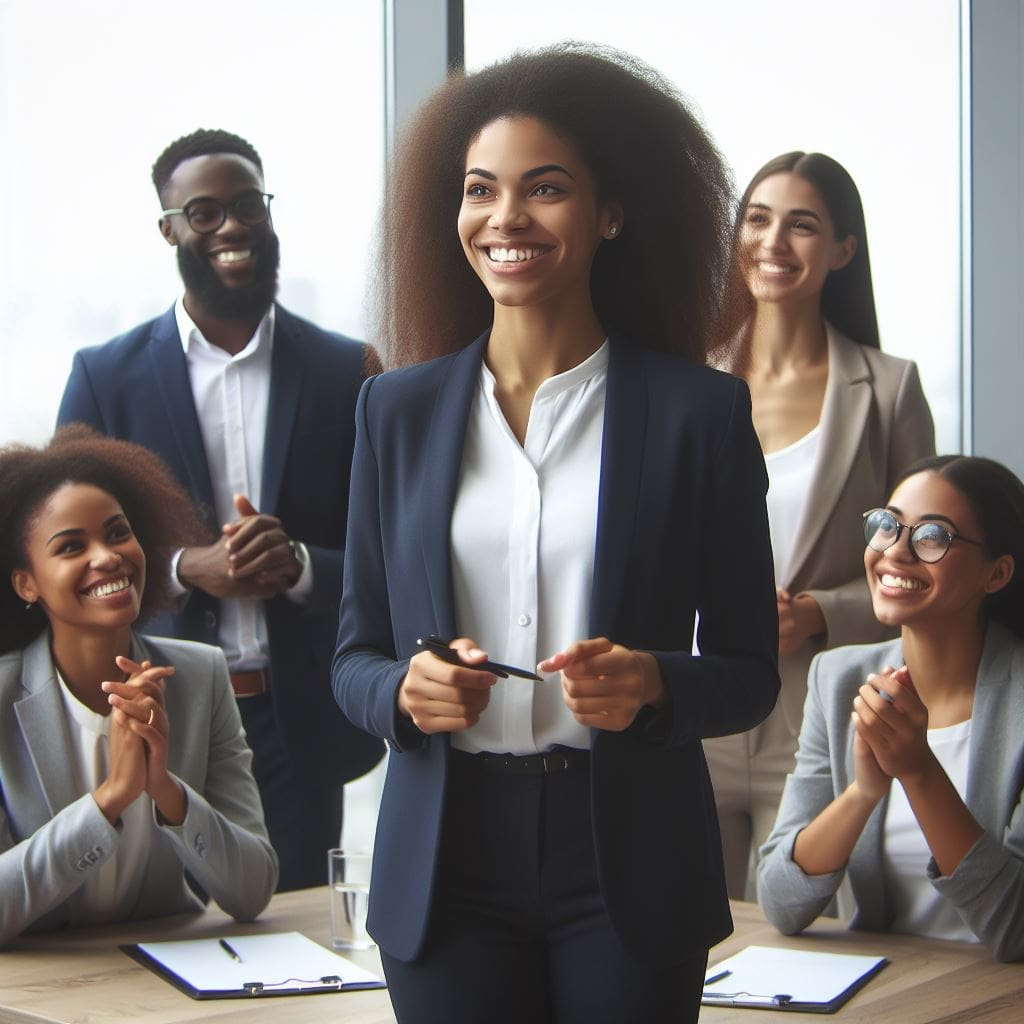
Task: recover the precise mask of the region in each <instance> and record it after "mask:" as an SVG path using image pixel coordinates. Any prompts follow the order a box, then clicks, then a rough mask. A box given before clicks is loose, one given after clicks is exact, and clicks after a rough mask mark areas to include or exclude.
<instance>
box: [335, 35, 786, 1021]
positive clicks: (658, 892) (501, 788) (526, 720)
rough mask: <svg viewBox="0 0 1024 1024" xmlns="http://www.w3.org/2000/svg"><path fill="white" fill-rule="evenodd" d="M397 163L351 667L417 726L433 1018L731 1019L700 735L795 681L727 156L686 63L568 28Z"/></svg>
mask: <svg viewBox="0 0 1024 1024" xmlns="http://www.w3.org/2000/svg"><path fill="white" fill-rule="evenodd" d="M389 186H390V187H389V198H388V203H387V205H386V209H385V232H384V237H385V247H384V255H383V259H382V264H381V271H382V273H381V280H382V282H383V288H382V292H381V295H380V297H381V299H382V312H383V316H382V321H383V337H382V340H381V345H380V349H381V356H382V361H383V363H384V365H385V366H386V367H387V368H388V369H392V368H394V369H393V372H388V373H384V374H382V375H380V376H378V377H375V378H373V379H371V380H370V381H368V382H367V383H366V384H365V385H364V388H363V391H362V393H361V396H360V400H359V405H358V410H357V444H356V453H355V460H354V464H353V475H352V491H351V505H350V514H349V531H348V542H347V552H348V555H347V559H346V567H345V587H344V597H343V601H342V609H341V623H340V631H339V638H338V651H337V655H336V657H335V662H334V669H333V683H334V691H335V695H336V697H337V700H338V703H339V704H340V706H341V708H342V710H343V711H344V712H345V714H346V715H347V716H348V717H349V718H350V719H351V720H352V721H353V722H354V723H356V724H357V725H359V726H360V727H361V728H363V729H366V730H367V731H369V732H371V733H374V734H375V735H378V736H382V737H384V738H385V739H386V740H387V741H388V742H389V744H390V746H391V748H392V756H391V759H390V763H389V767H388V777H387V783H386V785H385V789H384V795H383V799H382V803H381V809H380V817H379V821H378V828H377V840H376V849H375V860H374V877H373V892H372V896H371V905H370V930H371V932H372V934H373V935H374V937H375V938H376V940H377V941H378V943H379V944H380V947H381V951H382V955H383V960H384V965H385V971H386V973H387V976H388V981H389V986H390V991H391V996H392V1000H393V1002H394V1005H395V1010H396V1013H397V1015H398V1019H399V1020H400V1021H402V1022H403V1024H406V1022H410V1021H414V1022H421V1021H452V1020H465V1021H471V1020H487V1021H489V1022H496V1021H523V1020H530V1021H576V1020H586V1021H588V1022H593V1021H609V1022H610V1021H622V1020H627V1019H632V1020H644V1021H649V1022H650V1021H669V1020H671V1021H679V1020H696V1015H697V1011H698V1006H699V999H700V991H701V987H702V981H703V973H704V969H705V965H706V961H707V951H708V948H709V947H710V946H711V945H713V944H714V943H716V942H718V941H720V940H721V939H722V938H724V937H725V936H726V935H727V934H728V933H729V931H730V929H731V920H730V916H729V907H728V902H727V899H726V896H725V884H724V879H723V869H722V858H721V849H720V842H719V834H718V826H717V821H716V816H715V807H714V798H713V794H712V792H711V787H710V783H709V780H708V773H707V768H706V765H705V762H704V757H703V753H702V750H701V742H700V741H701V739H702V738H703V737H706V736H717V735H723V734H726V733H732V732H735V731H737V730H742V729H746V728H749V727H751V726H752V725H754V724H755V723H757V722H759V721H761V720H762V719H763V718H764V717H765V716H766V715H767V714H768V712H769V711H770V710H771V708H772V706H773V704H774V702H775V698H776V695H777V692H778V685H779V683H778V674H777V669H776V661H775V650H776V638H777V621H776V614H775V602H774V585H773V578H772V568H771V552H770V546H769V541H768V528H767V521H766V514H765V503H764V494H765V487H766V478H765V471H764V462H763V459H762V456H761V452H760V448H759V446H758V443H757V439H756V437H755V435H754V432H753V429H752V426H751V422H750V402H749V396H748V393H747V389H746V386H745V385H744V384H743V382H742V381H740V380H738V379H736V378H733V377H729V376H727V375H725V374H722V373H719V372H717V371H715V370H711V369H707V368H705V367H704V366H703V365H702V363H703V358H704V345H705V339H706V338H707V337H708V336H709V334H710V331H711V328H712V325H713V322H714V320H715V318H716V316H717V315H718V313H719V310H718V308H717V301H718V300H717V296H719V295H721V294H722V289H721V287H720V286H721V283H722V281H723V279H724V272H725V271H724V268H725V266H726V262H727V261H726V245H725V242H726V239H727V237H728V222H729V218H730V193H729V185H728V176H727V174H726V173H725V171H724V169H723V167H722V164H721V161H720V158H719V157H718V155H717V153H716V151H715V149H714V147H713V145H712V143H711V142H710V140H709V139H708V138H707V136H706V134H705V133H704V131H703V129H702V128H701V127H700V126H699V125H698V124H697V122H696V121H695V120H694V118H693V117H692V115H691V114H690V113H689V112H688V110H687V109H686V107H685V105H684V104H683V103H682V101H681V100H679V99H678V98H677V96H676V95H675V93H674V92H673V91H672V90H671V88H670V87H669V86H668V85H667V84H666V83H664V82H663V81H662V80H661V79H660V78H659V77H658V76H657V74H656V73H655V72H653V71H652V70H651V69H649V68H646V67H645V66H643V65H641V64H640V63H639V62H637V61H635V60H633V59H632V58H630V57H628V56H627V55H624V54H620V53H615V52H612V51H596V52H595V51H594V50H592V49H588V48H585V47H581V46H579V45H575V44H573V45H568V44H567V45H564V46H560V47H555V48H552V49H549V50H545V51H540V52H537V53H532V54H517V55H515V56H513V57H512V58H510V59H508V60H506V61H504V62H502V63H500V64H497V65H495V66H493V67H491V68H489V69H486V70H485V71H483V72H480V73H478V74H475V75H471V76H468V77H464V76H455V77H453V78H452V79H450V80H449V82H448V83H447V84H446V85H445V86H444V87H443V88H442V89H441V90H439V92H438V93H437V94H436V95H435V96H434V97H433V98H432V99H431V100H430V101H428V103H427V105H426V106H425V108H424V109H423V110H422V111H421V112H420V114H419V116H418V117H417V118H416V119H415V120H414V122H413V125H412V127H411V129H410V133H409V134H408V135H407V136H406V137H405V138H404V140H403V142H402V146H401V147H400V150H399V155H398V158H397V160H396V163H395V166H394V168H393V169H392V172H391V175H390V182H389ZM456 225H457V227H458V231H457V232H456ZM460 243H461V244H460ZM481 283H482V287H481ZM489 324H490V325H491V326H490V329H487V328H488V325H489ZM481 331H484V333H483V334H482V335H481V334H480V332H481ZM475 335H480V336H479V337H478V338H477V340H476V341H474V342H471V343H470V339H471V338H473V337H474V336H475ZM697 610H699V611H700V633H701V636H700V641H701V650H702V651H703V652H704V656H703V657H700V658H695V657H693V656H692V655H691V653H690V651H691V635H692V630H693V623H694V614H695V612H696V611H697ZM431 633H436V634H438V635H440V636H442V637H455V638H458V639H456V640H453V641H451V643H452V646H453V647H454V648H456V649H457V650H458V651H459V653H460V657H461V658H462V660H463V662H464V664H461V665H455V664H450V663H449V662H447V661H444V660H442V659H440V658H438V657H437V656H436V655H434V654H432V653H430V652H429V651H425V650H423V649H422V648H421V647H418V646H417V640H418V639H419V638H422V637H424V636H426V635H427V634H431ZM485 657H491V658H494V659H495V660H497V661H501V662H506V663H513V664H518V665H520V666H525V667H527V668H530V669H532V668H533V666H534V664H536V663H537V662H538V660H539V664H537V669H538V671H539V672H540V673H541V674H542V680H541V681H540V682H536V683H534V682H528V681H526V680H523V679H519V678H515V677H513V678H511V679H500V678H497V677H496V676H495V675H494V674H492V673H491V672H488V671H484V670H482V669H479V668H473V667H472V666H473V665H474V664H479V663H480V662H482V661H483V660H484V659H485Z"/></svg>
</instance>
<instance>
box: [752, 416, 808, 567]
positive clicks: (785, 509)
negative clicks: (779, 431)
mask: <svg viewBox="0 0 1024 1024" xmlns="http://www.w3.org/2000/svg"><path fill="white" fill-rule="evenodd" d="M820 440H821V424H820V423H819V424H818V425H817V426H816V427H815V428H814V429H813V430H812V431H810V433H807V434H804V436H803V437H801V438H800V440H799V441H794V442H793V443H792V444H791V445H789V447H787V448H780V449H779V451H777V452H771V453H770V454H767V455H765V457H764V464H765V467H766V468H767V470H768V496H767V498H766V502H767V505H768V530H769V533H770V534H771V538H772V554H773V556H774V558H775V581H776V583H777V584H778V585H779V586H780V587H781V586H783V581H784V580H785V579H786V578H787V573H788V572H789V568H790V566H789V563H790V559H791V558H792V555H793V548H794V547H795V546H796V539H797V536H798V535H799V534H798V530H799V528H800V521H801V519H802V518H803V511H804V506H805V505H806V504H807V502H808V501H810V500H813V498H812V495H811V480H812V479H813V477H814V468H815V466H816V464H817V461H818V448H819V441H820Z"/></svg>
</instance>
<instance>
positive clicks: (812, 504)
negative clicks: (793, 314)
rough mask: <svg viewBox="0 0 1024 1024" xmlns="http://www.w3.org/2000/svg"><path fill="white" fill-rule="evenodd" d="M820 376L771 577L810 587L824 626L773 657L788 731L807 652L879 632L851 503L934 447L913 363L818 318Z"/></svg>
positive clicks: (884, 489)
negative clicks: (810, 434) (799, 487)
mask: <svg viewBox="0 0 1024 1024" xmlns="http://www.w3.org/2000/svg"><path fill="white" fill-rule="evenodd" d="M825 328H826V333H827V335H828V384H827V386H826V389H825V402H824V406H823V408H822V418H821V437H820V438H819V442H818V443H819V452H820V454H819V457H818V462H817V466H816V468H815V471H814V477H813V479H812V481H811V486H810V489H809V491H808V497H807V501H806V503H805V505H804V510H803V514H802V516H801V522H800V526H799V529H798V535H797V540H796V545H795V546H794V548H793V555H792V557H791V559H790V564H789V566H788V569H787V572H786V575H785V576H784V577H783V578H782V579H779V580H778V581H777V582H778V585H779V586H780V587H782V588H784V589H785V590H788V591H789V592H790V593H791V594H792V595H793V596H794V597H795V596H796V595H797V594H800V593H808V594H810V595H811V596H812V597H813V598H814V599H815V600H816V601H817V602H818V605H819V607H820V608H821V611H822V614H823V615H824V617H825V626H826V632H825V634H824V635H823V636H820V637H811V639H810V640H808V641H807V642H806V643H804V645H803V646H802V647H801V648H800V649H799V650H797V651H795V652H794V653H793V654H789V655H785V656H783V657H781V658H780V659H779V675H780V676H781V677H782V693H781V695H780V697H779V704H780V705H781V707H782V710H783V713H784V715H785V717H786V723H787V725H788V726H789V727H790V730H791V732H792V733H793V735H794V736H796V734H797V733H798V732H799V731H800V716H801V713H802V711H803V705H804V697H805V696H806V693H807V670H808V668H809V666H810V663H811V659H812V658H813V657H814V656H815V655H816V654H817V653H818V652H819V651H821V650H823V649H824V648H832V647H839V646H841V645H843V644H862V643H873V642H875V641H878V640H884V639H886V637H887V636H890V635H891V633H888V632H887V631H886V629H885V627H883V626H882V625H880V624H879V622H878V620H877V619H876V618H875V615H874V612H873V611H872V610H871V596H870V594H869V593H868V585H867V580H866V579H865V576H864V533H863V531H862V528H861V519H860V517H861V513H862V512H866V511H867V510H868V509H869V508H874V507H876V506H879V505H884V504H885V502H886V501H887V500H888V498H889V495H890V494H891V493H892V489H893V484H894V482H895V480H896V478H897V477H898V476H899V475H900V474H901V473H902V472H903V470H904V469H906V467H907V466H909V465H911V464H912V463H914V462H916V461H917V460H918V459H921V458H924V456H926V455H934V454H935V429H934V427H933V425H932V416H931V412H930V411H929V409H928V402H927V401H926V400H925V397H924V391H923V390H922V389H921V380H920V377H919V376H918V373H917V366H916V365H915V364H914V363H912V362H909V361H908V360H906V359H898V358H897V357H896V356H891V355H888V354H887V353H885V352H879V351H878V349H875V348H865V347H864V346H863V345H858V344H857V343H856V342H854V341H851V340H850V339H849V338H847V337H846V336H845V335H844V334H841V333H840V332H839V331H837V330H836V329H835V328H834V327H833V326H832V325H831V324H828V323H826V325H825Z"/></svg>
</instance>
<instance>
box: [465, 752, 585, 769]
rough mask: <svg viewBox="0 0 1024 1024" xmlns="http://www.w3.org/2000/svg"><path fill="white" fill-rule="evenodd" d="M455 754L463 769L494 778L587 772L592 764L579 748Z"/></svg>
mask: <svg viewBox="0 0 1024 1024" xmlns="http://www.w3.org/2000/svg"><path fill="white" fill-rule="evenodd" d="M452 753H453V754H454V755H456V758H455V764H457V765H459V767H466V768H469V767H476V768H479V769H480V770H481V771H485V772H488V773H490V774H492V775H548V774H550V773H552V772H572V771H584V770H585V769H587V768H588V767H589V765H590V751H589V750H580V749H579V748H577V747H555V748H554V749H553V750H549V751H547V752H546V753H544V754H491V753H482V754H469V753H467V752H466V751H464V750H453V751H452Z"/></svg>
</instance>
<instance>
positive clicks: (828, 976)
mask: <svg viewBox="0 0 1024 1024" xmlns="http://www.w3.org/2000/svg"><path fill="white" fill-rule="evenodd" d="M888 962H889V961H888V960H887V959H886V958H885V957H884V956H864V955H860V954H856V955H855V954H851V953H819V952H807V951H805V950H802V949H776V948H775V947H772V946H747V947H746V949H743V950H741V951H740V952H739V953H736V954H735V955H733V956H731V957H728V958H727V959H725V960H722V961H720V962H719V963H717V964H715V965H714V966H713V967H709V968H708V972H707V975H706V977H705V980H704V992H703V995H702V997H701V1003H702V1004H703V1005H704V1006H742V1007H749V1008H750V1009H756V1010H788V1011H790V1012H793V1011H796V1012H802V1013H835V1012H836V1010H838V1009H839V1008H840V1007H841V1006H842V1005H843V1004H844V1003H845V1002H847V1001H848V1000H849V999H850V998H852V996H853V995H854V993H856V992H858V991H859V990H860V989H861V988H863V987H864V986H865V985H866V984H867V983H868V982H869V981H870V980H871V979H872V978H873V977H874V976H875V975H876V974H877V973H878V972H879V971H880V970H881V969H882V968H883V967H884V966H885V965H886V964H887V963H888Z"/></svg>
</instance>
